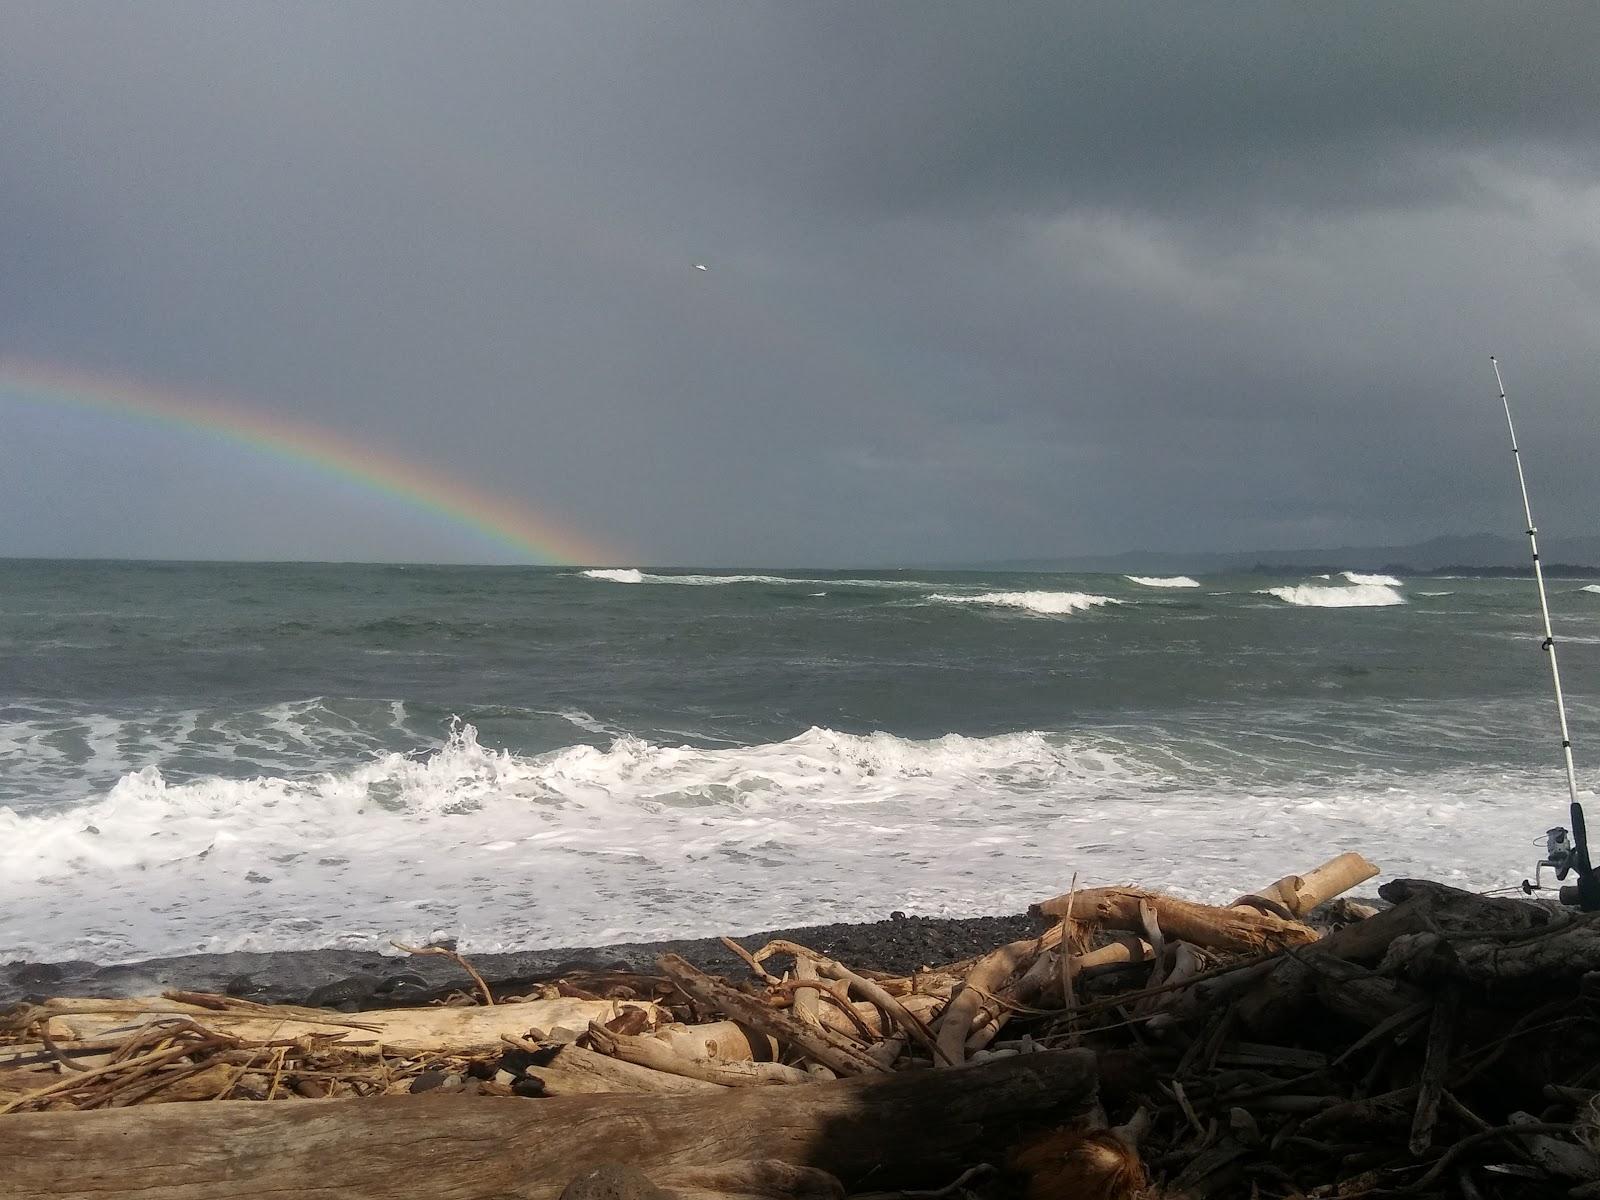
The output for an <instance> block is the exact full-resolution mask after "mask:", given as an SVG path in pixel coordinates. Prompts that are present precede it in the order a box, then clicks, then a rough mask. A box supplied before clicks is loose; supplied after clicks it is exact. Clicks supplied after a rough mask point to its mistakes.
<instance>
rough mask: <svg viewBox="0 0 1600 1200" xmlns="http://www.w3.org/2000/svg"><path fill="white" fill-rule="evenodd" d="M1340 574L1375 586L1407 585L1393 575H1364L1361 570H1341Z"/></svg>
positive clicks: (1393, 586) (1353, 580)
mask: <svg viewBox="0 0 1600 1200" xmlns="http://www.w3.org/2000/svg"><path fill="white" fill-rule="evenodd" d="M1339 574H1341V575H1343V576H1344V577H1345V579H1346V580H1348V581H1349V582H1351V583H1355V584H1371V585H1373V586H1375V587H1391V588H1397V587H1404V586H1405V585H1404V584H1402V583H1401V582H1400V581H1399V580H1398V579H1396V578H1395V577H1394V576H1393V575H1363V574H1361V572H1359V571H1340V572H1339ZM1322 578H1323V579H1326V578H1327V576H1326V575H1324V576H1322Z"/></svg>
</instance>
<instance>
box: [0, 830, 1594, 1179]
mask: <svg viewBox="0 0 1600 1200" xmlns="http://www.w3.org/2000/svg"><path fill="white" fill-rule="evenodd" d="M1376 873H1377V872H1376V868H1374V867H1372V866H1371V864H1369V863H1367V862H1366V860H1365V859H1363V858H1361V857H1360V856H1359V855H1354V854H1348V855H1342V856H1340V857H1339V858H1337V859H1334V860H1333V861H1332V862H1330V863H1327V864H1325V865H1324V866H1322V867H1319V868H1318V869H1317V870H1315V871H1312V872H1310V873H1309V874H1307V875H1304V876H1290V877H1287V878H1285V879H1282V880H1279V881H1278V882H1276V883H1274V884H1272V885H1271V886H1270V887H1267V888H1263V889H1262V890H1261V891H1259V892H1256V893H1252V894H1249V895H1246V896H1243V897H1240V898H1239V900H1238V901H1236V902H1235V903H1234V904H1232V905H1230V906H1226V907H1219V906H1209V905H1201V904H1194V903H1191V902H1187V901H1183V900H1179V899H1176V898H1173V897H1170V896H1166V895H1162V894H1160V893H1155V892H1148V891H1142V890H1139V889H1134V888H1085V889H1082V890H1078V889H1076V888H1074V889H1073V890H1071V891H1069V892H1068V893H1066V894H1065V895H1062V896H1060V897H1057V898H1055V899H1052V900H1048V901H1045V902H1044V903H1041V904H1038V905H1036V906H1035V907H1034V909H1033V913H1034V915H1035V916H1037V917H1038V918H1040V921H1041V925H1040V933H1039V935H1038V936H1037V937H1033V938H1029V939H1026V940H1024V941H1019V942H1015V943H1012V944H1011V945H1007V946H1002V947H999V948H997V949H995V950H993V951H992V952H990V953H988V954H986V955H983V956H981V957H978V958H975V959H971V960H967V961H963V962H958V963H951V964H945V965H941V966H931V967H927V968H925V969H922V970H919V971H917V972H915V973H913V974H911V975H909V976H890V975H884V974H880V973H877V972H873V971H870V970H866V969H863V968H859V967H856V968H852V967H851V966H849V965H846V964H844V963H841V962H838V961H835V960H834V959H833V958H830V957H829V956H828V955H826V954H825V953H822V952H820V951H819V950H817V949H815V948H811V947H806V946H801V945H796V944H793V943H790V942H782V941H780V942H772V943H769V944H767V945H765V946H762V947H760V948H754V949H752V948H746V947H742V946H739V945H738V944H737V943H733V942H728V943H727V944H728V946H729V948H730V949H732V950H735V951H736V952H737V953H738V954H739V956H740V957H741V958H742V959H743V960H744V962H745V964H746V967H747V972H748V978H742V979H739V980H729V979H725V978H721V977H718V976H715V975H711V974H707V973H705V972H703V971H701V970H699V969H697V968H696V967H694V966H693V965H691V964H690V963H689V962H687V961H685V960H684V959H682V958H679V957H677V956H674V955H664V956H662V958H661V959H660V960H659V961H658V963H657V970H656V972H655V973H650V974H633V973H628V972H616V971H612V972H590V973H586V974H582V975H570V976H567V977H565V978H563V979H560V980H556V981H551V982H548V983H545V984H541V985H539V987H538V989H537V990H536V991H535V993H534V994H531V995H527V994H525V995H518V996H514V997H507V996H496V995H495V994H494V991H493V989H492V988H491V987H490V986H489V985H488V984H486V983H485V982H484V981H483V980H482V979H480V978H478V977H477V976H476V975H475V974H474V976H473V979H474V984H475V987H474V989H473V991H472V992H471V993H464V994H462V995H460V996H458V997H456V998H455V1000H456V1002H455V1003H452V1004H446V1005H442V1006H436V1007H431V1008H415V1009H392V1010H381V1011H370V1012H361V1013H354V1014H340V1013H332V1012H328V1011H325V1010H320V1009H308V1008H296V1007H291V1006H282V1005H260V1004H253V1003H249V1002H246V1001H242V1000H237V999H232V998H228V997H221V996H212V995H199V994H184V993H170V994H168V995H167V996H164V997H161V998H143V999H136V1000H127V1001H121V1000H119V1001H106V1000H101V1001H86V1000H70V999H57V1000H50V1001H47V1002H45V1003H42V1004H36V1005H28V1006H21V1007H19V1008H18V1009H16V1010H13V1011H12V1012H11V1013H9V1014H7V1015H5V1016H4V1017H3V1018H0V1196H7V1197H9V1196H36V1195H51V1196H64V1197H77V1196H84V1197H87V1196H95V1197H99V1198H100V1200H109V1198H114V1197H130V1198H131V1197H133V1196H135V1195H137V1196H138V1197H140V1198H141V1200H195V1198H198V1197H207V1198H211V1197H228V1196H240V1197H242V1196H253V1195H260V1194H268V1193H274V1192H276V1193H283V1194H312V1195H316V1196H319V1197H327V1198H334V1197H338V1198H344V1197H358V1196H361V1197H391V1196H395V1197H397V1196H413V1195H415V1196H434V1195H438V1196H446V1197H462V1198H465V1197H511V1196H517V1197H546V1196H549V1197H555V1196H559V1195H561V1194H562V1193H563V1192H564V1191H565V1192H567V1194H568V1195H570V1196H572V1197H589V1198H590V1200H601V1198H602V1197H604V1198H607V1200H624V1198H626V1197H638V1198H639V1200H660V1198H661V1197H663V1196H664V1195H667V1194H671V1195H676V1196H679V1197H684V1198H685V1200H711V1198H713V1197H735V1196H749V1197H772V1198H786V1197H806V1198H810V1197H816V1198H818V1200H822V1198H830V1200H833V1198H838V1197H843V1196H846V1195H862V1194H872V1195H874V1196H877V1197H879V1198H880V1200H882V1198H883V1197H884V1196H886V1195H888V1194H894V1195H925V1196H926V1195H939V1196H961V1195H975V1196H979V1197H985V1198H989V1197H995V1198H998V1197H1001V1196H1011V1195H1026V1196H1028V1197H1030V1200H1047V1198H1060V1200H1072V1198H1075V1197H1084V1198H1085V1200H1101V1198H1104V1200H1129V1198H1132V1197H1136V1196H1146V1197H1180V1196H1186V1197H1194V1198H1195V1200H1203V1198H1205V1197H1232V1196H1239V1197H1307V1198H1310V1197H1334V1196H1339V1197H1344V1196H1352V1197H1353V1196H1374V1197H1376V1196H1412V1197H1427V1196H1465V1197H1468V1198H1475V1197H1483V1198H1484V1200H1493V1198H1502V1200H1509V1198H1513V1197H1518V1198H1520V1197H1529V1198H1532V1197H1551V1196H1563V1195H1570V1196H1574V1197H1583V1196H1594V1197H1600V1156H1597V1150H1600V919H1597V918H1595V917H1591V916H1588V915H1581V914H1575V913H1572V912H1570V911H1567V910H1562V909H1557V908H1554V907H1551V906H1547V905H1543V904H1538V903H1534V902H1529V901H1525V900H1521V899H1490V898H1485V897H1481V896H1477V895H1474V894H1471V893H1466V892H1460V891H1456V890H1454V889H1451V888H1447V887H1444V886H1442V885H1438V884H1433V883H1427V882H1423V881H1412V880H1400V881H1396V882H1393V883H1390V884H1388V885H1386V886H1385V887H1384V888H1382V889H1381V894H1382V895H1383V897H1384V899H1385V900H1387V901H1389V902H1391V904H1392V906H1391V907H1388V908H1385V909H1383V910H1382V911H1379V910H1378V909H1375V908H1369V907H1366V906H1363V905H1359V904H1353V903H1350V902H1348V901H1344V900H1338V901H1334V898H1335V897H1337V896H1339V895H1341V894H1342V893H1344V892H1346V891H1348V890H1349V889H1350V888H1352V887H1355V886H1357V885H1358V884H1360V883H1363V882H1365V881H1366V880H1368V879H1370V878H1371V877H1372V876H1374V875H1375V874H1376ZM1329 901H1334V902H1333V903H1331V904H1330V903H1328V902H1329ZM1314 909H1315V910H1317V912H1316V914H1315V916H1313V910H1314ZM462 965H463V966H464V967H466V968H467V969H468V970H470V965H469V964H466V963H464V962H463V964H462ZM308 1100H314V1101H316V1103H305V1101H308ZM170 1101H191V1102H200V1103H187V1104H180V1103H167V1102H170ZM252 1101H261V1102H265V1101H271V1103H251V1102H252Z"/></svg>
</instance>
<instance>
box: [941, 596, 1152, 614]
mask: <svg viewBox="0 0 1600 1200" xmlns="http://www.w3.org/2000/svg"><path fill="white" fill-rule="evenodd" d="M928 599H929V600H931V601H937V602H939V603H941V604H983V605H989V606H991V607H994V608H1017V609H1021V610H1022V611H1024V612H1031V613H1036V614H1038V615H1040V616H1049V617H1061V616H1066V615H1067V614H1069V613H1075V612H1086V611H1088V610H1089V609H1091V608H1100V607H1101V606H1103V605H1106V604H1120V603H1121V601H1120V600H1113V599H1112V598H1111V597H1110V596H1095V595H1091V594H1090V593H1088V592H984V593H982V594H981V595H975V596H964V595H952V594H949V593H945V592H935V593H934V594H933V595H931V596H929V597H928Z"/></svg>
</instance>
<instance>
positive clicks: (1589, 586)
mask: <svg viewBox="0 0 1600 1200" xmlns="http://www.w3.org/2000/svg"><path fill="white" fill-rule="evenodd" d="M1578 590H1579V591H1580V592H1600V583H1586V584H1584V585H1583V586H1582V587H1581V588H1579V589H1578Z"/></svg>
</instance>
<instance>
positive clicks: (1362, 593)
mask: <svg viewBox="0 0 1600 1200" xmlns="http://www.w3.org/2000/svg"><path fill="white" fill-rule="evenodd" d="M1256 594H1257V595H1261V596H1276V597H1277V598H1278V599H1279V600H1282V601H1283V602H1284V603H1285V604H1296V605H1301V606H1304V607H1307V608H1380V607H1384V606H1387V605H1390V604H1404V603H1405V602H1406V599H1405V597H1404V596H1402V595H1401V594H1400V593H1399V592H1397V591H1395V590H1394V588H1392V587H1388V586H1386V585H1384V584H1380V583H1355V584H1351V585H1350V586H1349V587H1318V586H1316V585H1315V584H1309V583H1303V584H1300V585H1299V586H1298V587H1274V588H1262V589H1261V590H1260V591H1259V592H1257V593H1256Z"/></svg>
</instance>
